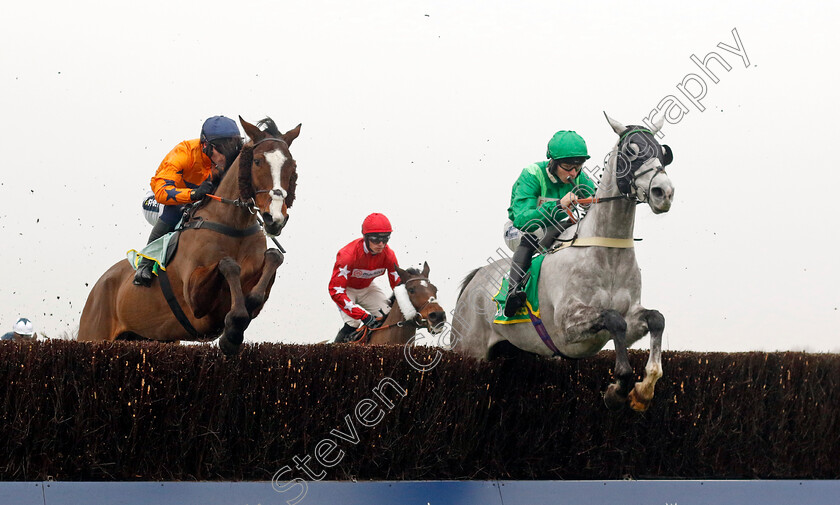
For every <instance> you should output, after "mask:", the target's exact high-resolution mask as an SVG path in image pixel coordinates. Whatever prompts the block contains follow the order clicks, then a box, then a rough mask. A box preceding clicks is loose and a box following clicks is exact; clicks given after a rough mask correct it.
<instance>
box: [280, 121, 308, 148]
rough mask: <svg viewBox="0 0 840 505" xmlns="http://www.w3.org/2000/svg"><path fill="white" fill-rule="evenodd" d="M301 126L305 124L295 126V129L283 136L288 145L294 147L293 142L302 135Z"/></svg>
mask: <svg viewBox="0 0 840 505" xmlns="http://www.w3.org/2000/svg"><path fill="white" fill-rule="evenodd" d="M301 124H303V123H299V124H298V125H297V126H295V127H294V128H292V129H291V130H289V131H287V132H286V133H284V134H283V135H282V137H283V140H284V141H285V142H286V145H289V146H290V145H292V141H293V140H295V139H296V138H298V135H300V126H301Z"/></svg>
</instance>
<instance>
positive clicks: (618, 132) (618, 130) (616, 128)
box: [604, 112, 627, 135]
mask: <svg viewBox="0 0 840 505" xmlns="http://www.w3.org/2000/svg"><path fill="white" fill-rule="evenodd" d="M604 117H605V118H607V122H608V123H609V124H610V126H612V129H613V131H614V132H615V134H616V135H621V134H622V133H623V132H624V130H626V129H627V127H626V126H624V125H623V124H621V123H619V122H618V121H616V120H615V119H613V118H611V117H609V116H608V115H607V113H606V112H604Z"/></svg>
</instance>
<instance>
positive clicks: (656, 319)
mask: <svg viewBox="0 0 840 505" xmlns="http://www.w3.org/2000/svg"><path fill="white" fill-rule="evenodd" d="M645 320H647V325H648V330H649V331H650V332H651V333H658V332H662V331H665V316H663V315H662V313H661V312H659V311H658V310H648V311H647V312H646V313H645Z"/></svg>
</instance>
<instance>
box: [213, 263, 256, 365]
mask: <svg viewBox="0 0 840 505" xmlns="http://www.w3.org/2000/svg"><path fill="white" fill-rule="evenodd" d="M219 272H221V273H222V275H223V276H224V278H225V280H227V282H228V286H229V287H230V310H229V311H228V313H227V315H226V316H225V331H224V333H223V334H222V338H221V339H220V340H219V348H221V349H222V352H224V353H225V354H226V355H228V356H230V355H233V354H236V353H237V352H239V346H240V344H242V341H243V340H244V339H245V329H246V328H247V327H248V325H249V324H250V323H251V316H249V315H248V310H247V309H246V308H245V296H244V295H243V294H242V283H241V281H240V278H239V276H240V274H241V272H242V268H241V267H240V266H239V263H237V262H236V260H234V259H233V258H231V257H225V258H222V259H221V261H219Z"/></svg>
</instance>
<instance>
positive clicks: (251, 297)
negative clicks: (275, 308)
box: [245, 249, 283, 319]
mask: <svg viewBox="0 0 840 505" xmlns="http://www.w3.org/2000/svg"><path fill="white" fill-rule="evenodd" d="M282 264H283V253H281V252H280V251H279V250H278V249H268V250H267V251H266V252H265V259H264V260H263V267H262V274H261V275H260V279H259V280H258V281H257V285H256V286H254V289H252V290H251V292H250V293H248V296H246V297H245V308H246V309H247V310H248V314H250V315H251V318H252V319H253V318H255V317H257V315H259V313H260V310H262V308H263V305H265V301H266V300H267V299H268V293H269V290H270V289H271V285H272V283H273V282H274V274H275V273H276V272H277V269H278V268H280V265H282Z"/></svg>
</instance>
